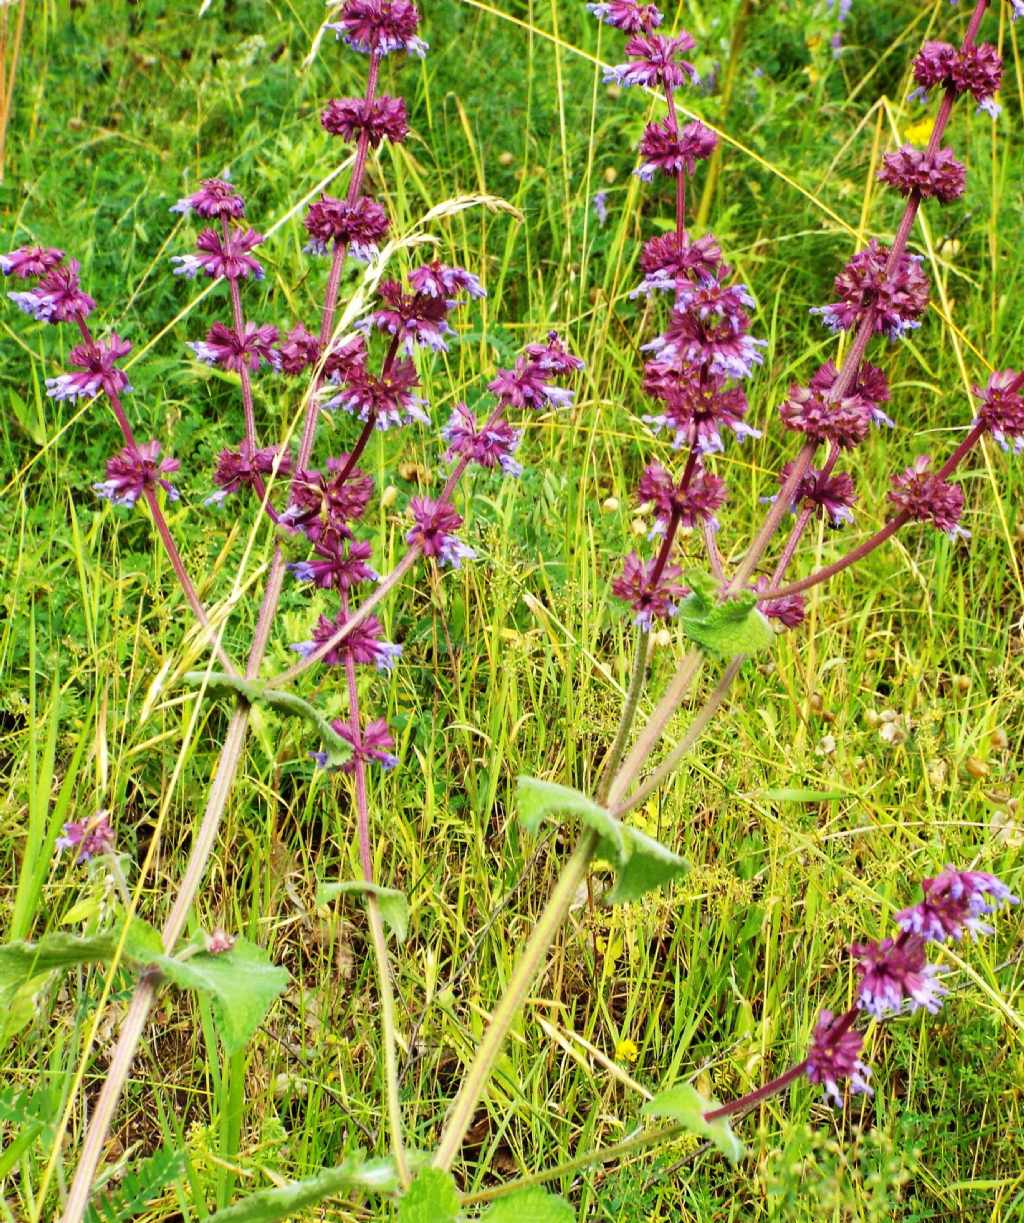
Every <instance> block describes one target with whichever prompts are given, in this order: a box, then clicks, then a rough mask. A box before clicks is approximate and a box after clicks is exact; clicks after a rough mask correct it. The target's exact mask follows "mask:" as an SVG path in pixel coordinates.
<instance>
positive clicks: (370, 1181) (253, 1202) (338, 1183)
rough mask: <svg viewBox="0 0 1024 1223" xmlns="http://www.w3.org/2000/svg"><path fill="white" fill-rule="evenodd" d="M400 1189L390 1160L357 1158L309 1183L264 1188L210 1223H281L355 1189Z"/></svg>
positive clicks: (216, 1215) (314, 1178) (366, 1190)
mask: <svg viewBox="0 0 1024 1223" xmlns="http://www.w3.org/2000/svg"><path fill="white" fill-rule="evenodd" d="M397 1188H398V1176H397V1175H396V1173H395V1169H394V1164H393V1163H392V1161H391V1160H390V1159H374V1160H370V1161H368V1162H364V1160H363V1159H362V1158H361V1157H360V1156H358V1155H356V1156H352V1157H351V1158H350V1159H346V1160H345V1162H344V1163H343V1164H339V1165H338V1166H337V1167H336V1168H324V1169H323V1171H322V1172H318V1173H317V1174H316V1175H315V1176H310V1177H307V1178H306V1179H305V1180H301V1181H292V1183H291V1184H290V1185H282V1186H281V1187H280V1188H279V1189H261V1190H260V1191H259V1192H258V1193H253V1194H251V1195H250V1196H249V1197H247V1198H242V1200H241V1201H240V1202H235V1203H234V1204H233V1205H231V1206H226V1207H225V1208H224V1209H223V1210H218V1211H217V1213H216V1214H212V1215H210V1216H209V1218H208V1219H207V1223H277V1221H278V1220H279V1219H292V1218H298V1217H300V1212H301V1211H303V1210H307V1209H308V1208H309V1207H312V1206H316V1205H317V1203H318V1202H322V1201H323V1200H324V1199H325V1198H329V1197H334V1196H335V1195H336V1194H339V1193H348V1192H350V1191H351V1190H353V1189H362V1190H364V1191H365V1192H366V1193H394V1191H395V1190H396V1189H397Z"/></svg>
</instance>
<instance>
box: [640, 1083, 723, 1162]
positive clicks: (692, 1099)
mask: <svg viewBox="0 0 1024 1223" xmlns="http://www.w3.org/2000/svg"><path fill="white" fill-rule="evenodd" d="M717 1107H718V1102H717V1101H716V1100H705V1099H704V1097H703V1096H702V1095H701V1094H700V1092H699V1091H698V1090H697V1089H696V1087H694V1086H693V1084H692V1083H680V1084H679V1085H678V1086H676V1087H670V1088H669V1089H668V1090H667V1091H662V1092H659V1093H658V1095H656V1096H655V1097H654V1099H653V1100H648V1101H647V1103H646V1104H645V1105H644V1107H643V1110H642V1111H643V1114H644V1116H645V1117H668V1118H670V1119H671V1120H672V1121H677V1122H678V1123H679V1124H680V1125H682V1126H685V1127H686V1129H688V1130H689V1131H690V1133H691V1134H697V1135H698V1136H699V1137H701V1138H706V1139H708V1140H709V1141H710V1142H713V1143H714V1144H715V1146H716V1147H718V1149H719V1150H720V1151H721V1152H722V1154H723V1155H724V1156H725V1157H726V1159H728V1160H729V1162H730V1163H733V1164H735V1163H738V1162H739V1161H740V1160H741V1159H742V1158H743V1143H742V1142H740V1140H739V1139H738V1138H737V1137H736V1135H735V1134H734V1133H733V1131H732V1126H731V1125H730V1124H729V1119H728V1117H724V1118H722V1120H720V1121H705V1120H704V1114H705V1113H706V1112H709V1111H710V1110H711V1109H713V1108H717Z"/></svg>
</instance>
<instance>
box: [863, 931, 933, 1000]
mask: <svg viewBox="0 0 1024 1223" xmlns="http://www.w3.org/2000/svg"><path fill="white" fill-rule="evenodd" d="M924 948H925V941H924V939H922V938H921V937H919V936H918V935H914V934H911V935H906V934H905V935H901V936H900V938H899V939H898V940H894V939H891V938H885V939H882V940H881V942H878V943H855V944H854V945H853V946H852V947H851V948H850V952H851V954H852V955H853V956H854V958H855V959H856V961H857V972H858V973H859V974H860V978H861V983H860V995H859V998H858V1003H857V1004H858V1006H859V1007H860V1008H861V1010H863V1011H867V1013H868V1014H869V1015H871V1016H872V1017H873V1018H875V1019H884V1018H885V1017H886V1016H887V1015H897V1014H899V1013H900V1012H901V1011H903V1010H907V1011H915V1010H918V1009H919V1008H923V1009H924V1010H926V1011H929V1012H930V1013H931V1014H932V1015H934V1014H937V1013H938V1011H939V1009H940V1008H941V1006H942V998H943V997H944V996H945V995H946V994H947V993H948V992H949V991H948V990H946V989H944V988H943V987H942V986H941V985H940V984H939V981H938V978H939V977H940V976H941V975H942V973H943V972H944V971H945V969H944V968H943V967H942V966H941V965H938V964H929V963H928V961H927V960H926V959H925V953H924Z"/></svg>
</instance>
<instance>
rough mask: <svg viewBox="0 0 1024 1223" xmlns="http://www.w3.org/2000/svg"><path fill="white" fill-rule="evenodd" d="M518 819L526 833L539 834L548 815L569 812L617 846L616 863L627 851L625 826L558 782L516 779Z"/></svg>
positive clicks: (602, 808)
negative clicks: (623, 830) (623, 828)
mask: <svg viewBox="0 0 1024 1223" xmlns="http://www.w3.org/2000/svg"><path fill="white" fill-rule="evenodd" d="M516 787H517V788H516V799H517V805H518V808H519V819H520V822H521V823H522V825H523V827H524V828H525V829H526V831H527V832H532V833H536V832H537V831H538V829H539V828H540V825H541V821H542V820H543V819H544V817H545V816H546V815H554V814H556V813H559V812H563V813H564V812H569V814H570V815H576V816H579V818H580V819H581V820H582V821H583V823H584V824H586V825H587V827H588V828H592V829H593V830H594V831H595V832H596V833H597V834H598V835H599V836H600V837H601V840H602V841H609V842H611V844H612V845H613V846H614V851H613V853H612V858H613V860H614V859H615V858H617V857H618V856H620V855H621V854H623V853H624V852H625V848H626V845H625V841H624V839H623V836H622V824H621V823H620V822H619V821H618V820H617V819H616V818H615V817H614V816H613V815H612V814H611V812H609V811H607V810H606V809H605V808H604V807H602V806H600V805H599V804H598V803H595V802H594V800H593V799H592V798H587V796H586V795H585V794H581V793H580V792H579V790H573V789H572V788H571V787H570V786H560V785H559V784H558V782H556V781H541V779H540V778H539V777H525V776H523V777H519V778H517V780H516Z"/></svg>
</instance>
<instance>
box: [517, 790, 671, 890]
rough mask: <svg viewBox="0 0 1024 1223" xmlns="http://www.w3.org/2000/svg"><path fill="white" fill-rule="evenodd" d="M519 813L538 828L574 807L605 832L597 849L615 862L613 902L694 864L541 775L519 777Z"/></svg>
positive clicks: (574, 812) (531, 826)
mask: <svg viewBox="0 0 1024 1223" xmlns="http://www.w3.org/2000/svg"><path fill="white" fill-rule="evenodd" d="M518 806H519V818H520V820H521V821H522V823H523V824H524V826H525V827H526V828H527V830H528V831H530V832H536V831H537V829H538V828H539V827H540V824H541V821H542V820H543V819H544V817H545V816H547V815H554V814H558V813H563V812H568V813H569V814H571V815H576V816H578V817H579V818H580V819H581V820H582V821H583V823H584V824H586V826H587V827H588V828H591V829H593V830H594V832H596V833H597V834H598V836H599V837H600V838H601V839H600V842H599V844H598V848H597V855H598V857H600V858H604V859H606V860H607V861H609V862H611V863H612V864H613V865H614V866H615V870H616V880H615V884H614V886H613V887H612V888H611V890H610V891H609V892H608V894H607V897H606V898H607V900H608V901H609V902H610V903H611V904H625V903H628V902H629V901H631V900H637V899H639V898H640V897H641V896H642V895H643V894H644V893H645V892H649V891H651V890H652V889H653V888H658V887H661V886H662V885H663V884H665V883H668V882H670V881H671V880H672V879H677V878H678V877H679V876H680V875H683V874H685V873H686V871H687V870H688V869H689V868H688V866H687V863H686V862H685V860H684V859H683V858H680V857H679V855H678V854H675V853H673V852H672V851H671V850H670V849H666V848H665V846H664V845H662V844H661V843H660V842H659V841H655V840H654V838H653V837H649V836H646V835H645V834H644V833H642V832H640V831H639V830H638V829H636V828H630V827H629V825H628V824H623V823H622V821H621V820H617V819H616V818H615V816H614V815H612V813H611V812H610V811H608V810H606V808H604V807H602V806H600V805H599V804H598V803H595V802H594V800H593V799H591V798H588V797H587V796H586V795H585V794H581V793H580V792H579V791H578V790H573V789H571V788H570V787H569V786H562V785H559V784H558V783H557V782H553V781H541V780H540V779H539V778H536V777H520V778H519V779H518Z"/></svg>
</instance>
